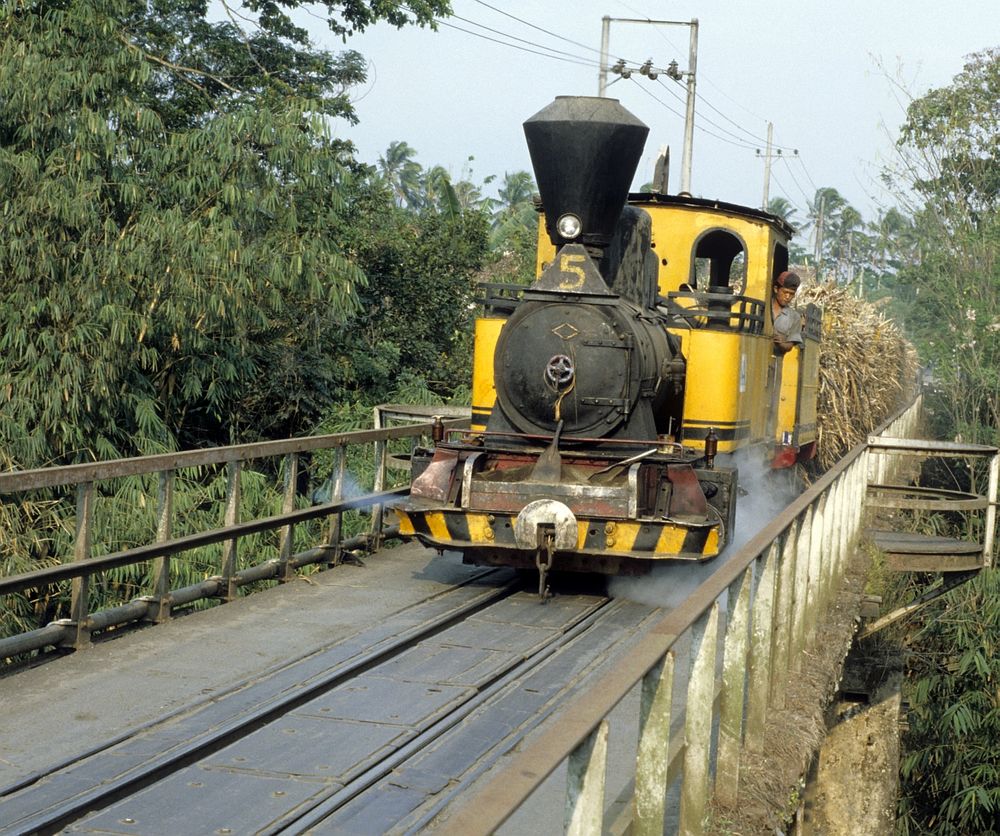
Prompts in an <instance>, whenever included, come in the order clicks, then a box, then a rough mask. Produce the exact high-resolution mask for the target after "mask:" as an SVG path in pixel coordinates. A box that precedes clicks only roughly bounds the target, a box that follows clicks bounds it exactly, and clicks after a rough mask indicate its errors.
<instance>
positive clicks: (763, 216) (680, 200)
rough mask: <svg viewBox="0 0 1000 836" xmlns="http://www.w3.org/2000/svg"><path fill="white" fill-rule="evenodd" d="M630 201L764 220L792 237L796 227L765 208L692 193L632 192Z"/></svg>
mask: <svg viewBox="0 0 1000 836" xmlns="http://www.w3.org/2000/svg"><path fill="white" fill-rule="evenodd" d="M628 202H629V203H640V204H641V203H656V204H660V205H661V206H679V207H685V208H689V209H701V210H715V211H718V212H725V213H727V214H729V215H738V216H741V217H744V218H746V219H747V220H754V221H763V222H764V223H766V224H769V225H770V226H772V227H774V228H775V229H777V230H779V231H780V232H782V233H783V234H784V235H785V236H786V237H788V238H791V237H792V235H793V234H794V233H795V228H794V227H793V226H792V225H791V224H789V223H788V222H787V221H786V220H785V219H784V218H779V217H778V216H777V215H772V214H771V213H770V212H765V211H764V210H763V209H752V208H750V207H749V206H741V205H740V204H738V203H726V201H724V200H709V199H706V198H701V197H692V196H691V195H675V194H660V193H659V192H630V193H629V196H628Z"/></svg>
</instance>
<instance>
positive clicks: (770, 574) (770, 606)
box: [746, 543, 778, 752]
mask: <svg viewBox="0 0 1000 836" xmlns="http://www.w3.org/2000/svg"><path fill="white" fill-rule="evenodd" d="M777 562H778V544H777V543H772V544H771V547H770V548H769V549H768V550H767V554H766V555H764V554H761V555H758V557H757V558H756V560H755V561H754V563H755V565H756V567H757V572H756V574H757V588H756V590H755V591H754V596H753V615H752V616H751V628H750V629H751V632H750V676H749V685H748V692H747V732H746V743H747V747H748V748H749V749H750V750H751V751H753V752H759V751H760V750H761V749H762V748H763V746H764V726H765V724H766V722H767V709H768V704H769V703H770V696H771V693H770V692H771V634H772V631H773V628H774V591H775V590H774V586H775V583H774V582H775V574H776V569H777Z"/></svg>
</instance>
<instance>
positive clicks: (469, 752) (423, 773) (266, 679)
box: [0, 572, 655, 834]
mask: <svg viewBox="0 0 1000 836" xmlns="http://www.w3.org/2000/svg"><path fill="white" fill-rule="evenodd" d="M507 577H509V575H508V573H504V572H499V573H498V572H487V573H484V574H483V575H481V576H479V578H478V579H477V583H476V584H466V585H463V586H458V587H455V588H452V589H450V590H448V591H446V592H443V593H441V594H440V595H437V596H435V597H434V598H432V599H430V600H427V601H423V602H420V603H419V604H415V605H413V606H411V607H408V608H406V609H404V610H402V611H400V612H398V613H396V614H395V615H393V616H392V617H391V618H388V619H386V620H384V621H383V622H381V623H379V624H376V625H374V626H370V627H368V628H365V629H363V630H361V631H359V632H358V633H356V634H354V635H352V636H350V637H348V638H346V639H344V640H343V641H341V642H338V643H337V644H334V645H332V646H329V647H326V648H324V649H322V650H321V651H318V652H316V653H314V654H311V655H310V656H307V657H305V658H303V659H300V660H298V661H296V662H294V663H292V664H289V665H286V666H283V667H281V668H279V669H277V670H274V671H272V672H270V673H269V674H267V675H264V676H262V677H260V678H258V679H255V680H253V681H250V682H247V683H244V684H243V685H242V686H241V687H236V688H233V689H231V690H230V691H229V692H227V693H225V694H222V695H217V696H216V697H214V698H212V699H211V700H208V701H205V702H204V703H202V704H200V705H197V706H194V707H192V708H191V709H189V710H187V711H185V712H182V713H179V714H177V715H175V716H172V717H168V718H164V719H163V720H160V721H157V722H154V723H151V724H148V725H147V726H145V727H143V728H141V729H137V730H136V731H135V732H134V733H131V734H128V735H126V736H124V737H123V738H122V739H119V740H117V741H115V742H113V743H111V744H108V745H104V746H101V747H100V748H97V749H95V750H94V751H91V752H90V753H87V754H86V755H84V756H82V757H80V758H77V759H74V760H72V761H70V762H67V763H64V764H60V765H59V766H58V767H56V768H53V769H51V770H48V771H46V772H44V773H40V774H37V775H34V776H32V777H31V778H30V779H28V780H25V781H22V782H21V783H20V784H18V785H15V786H12V787H9V788H8V789H7V790H6V791H3V792H2V794H0V833H4V834H6V833H54V832H60V831H63V832H74V833H133V834H159V833H176V832H179V830H182V831H183V832H191V833H195V832H198V833H216V834H243V833H303V832H307V831H308V832H317V833H338V832H359V831H363V832H386V833H387V832H408V831H413V830H417V829H420V827H421V826H422V825H423V824H425V823H426V822H427V821H429V820H430V819H431V818H433V816H434V815H436V813H437V812H438V811H440V810H441V809H443V808H444V807H445V806H447V804H448V803H449V802H450V800H452V799H454V798H455V797H456V796H457V795H458V794H459V793H461V792H462V791H463V789H464V788H465V787H466V786H468V784H470V783H471V782H472V781H473V780H475V778H476V777H477V776H479V775H480V774H482V773H483V772H484V771H485V770H487V769H489V768H490V766H491V765H492V764H494V763H495V762H496V760H497V759H498V758H500V757H501V756H502V755H503V754H504V753H505V752H507V751H509V750H510V749H511V748H512V747H513V746H515V745H516V744H517V743H518V741H520V740H521V739H523V737H524V736H525V735H526V734H528V733H529V732H530V731H531V730H532V729H533V728H535V727H537V726H538V725H539V724H540V723H542V722H543V721H544V720H545V718H546V717H549V716H551V715H552V713H553V712H555V711H556V710H557V709H558V707H559V705H560V704H561V703H562V702H563V701H564V700H565V699H566V697H567V696H568V695H569V694H571V693H572V692H574V691H575V690H576V689H579V688H584V687H586V685H587V682H588V680H589V679H590V678H591V677H593V676H595V675H597V674H599V673H600V671H601V670H602V669H603V668H604V667H605V666H606V665H607V664H608V663H609V662H610V661H611V660H613V659H614V658H616V657H617V655H618V654H619V653H621V652H625V651H626V650H627V647H628V645H629V644H630V643H631V642H632V641H634V640H635V639H636V638H638V637H639V636H640V635H641V633H642V632H643V628H644V625H646V624H647V623H648V622H649V621H650V620H651V616H652V615H653V613H654V612H655V610H654V609H653V608H651V607H647V606H644V605H640V604H635V603H631V602H628V601H623V600H610V599H608V598H605V597H602V596H598V595H590V594H570V595H560V596H557V597H556V598H555V599H553V600H551V601H550V602H548V603H547V604H545V605H541V604H540V603H539V602H538V599H537V596H535V595H534V594H532V593H529V592H524V591H520V589H519V587H518V585H517V584H516V583H509V582H508V583H504V582H503V580H504V579H505V578H507ZM483 578H488V579H492V581H493V582H492V583H483ZM220 799H225V801H224V802H221V803H220Z"/></svg>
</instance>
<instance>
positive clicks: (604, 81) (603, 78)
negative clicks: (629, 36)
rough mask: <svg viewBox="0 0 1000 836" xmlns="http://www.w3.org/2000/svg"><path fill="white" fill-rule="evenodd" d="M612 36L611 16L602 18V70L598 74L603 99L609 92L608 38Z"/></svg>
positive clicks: (599, 93)
mask: <svg viewBox="0 0 1000 836" xmlns="http://www.w3.org/2000/svg"><path fill="white" fill-rule="evenodd" d="M610 36H611V18H610V17H608V16H607V15H604V17H602V18H601V71H600V73H598V76H597V95H598V96H600V97H601V98H602V99H603V98H604V97H605V96H606V95H607V92H608V39H609V38H610Z"/></svg>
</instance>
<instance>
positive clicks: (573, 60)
mask: <svg viewBox="0 0 1000 836" xmlns="http://www.w3.org/2000/svg"><path fill="white" fill-rule="evenodd" d="M435 20H436V22H437V23H439V24H441V25H442V26H447V27H448V28H449V29H455V30H457V31H459V32H464V33H465V34H467V35H472V36H473V37H475V38H482V39H483V40H484V41H491V42H492V43H495V44H500V45H501V46H508V47H510V48H511V49H519V50H521V52H528V53H531V54H532V55H541V56H542V57H543V58H552V59H554V60H556V61H564V62H565V63H567V64H577V65H579V66H581V67H596V66H597V63H596V62H594V61H588V60H586V59H580V58H579V56H577V57H575V58H572V57H571V58H562V57H560V56H559V55H553V54H552V52H541V51H540V50H543V49H549V47H545V46H541V45H540V44H533V45H534V46H538V47H539V49H528V48H527V47H523V46H518V45H517V44H512V43H509V42H507V41H501V40H498V39H497V38H491V37H490V36H489V35H483V34H481V33H480V32H473V31H472V30H471V29H465V28H463V27H461V26H456V25H455V24H454V23H448V21H446V20H440V19H435ZM474 25H477V26H478V25H479V24H474ZM483 28H485V29H488V27H483ZM501 34H503V33H501ZM504 37H511V36H509V35H505V36H504ZM516 40H522V39H521V38H517V39H516ZM524 43H530V41H524ZM556 51H559V50H556ZM563 54H564V55H568V54H569V53H563Z"/></svg>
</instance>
